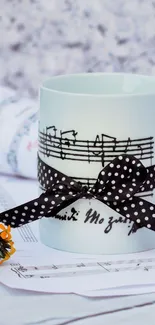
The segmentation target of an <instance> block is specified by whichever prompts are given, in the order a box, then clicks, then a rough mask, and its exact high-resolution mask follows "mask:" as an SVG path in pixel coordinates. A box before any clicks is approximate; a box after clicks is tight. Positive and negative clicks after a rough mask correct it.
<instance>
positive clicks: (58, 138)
mask: <svg viewBox="0 0 155 325" xmlns="http://www.w3.org/2000/svg"><path fill="white" fill-rule="evenodd" d="M49 130H52V131H53V134H51V132H49ZM56 131H57V129H56V127H55V126H50V127H46V131H45V130H43V131H42V132H41V131H40V132H39V151H40V152H41V153H43V154H44V155H46V156H48V157H49V156H50V157H55V158H59V159H67V160H75V161H87V162H88V163H92V162H99V163H101V164H102V166H103V167H104V165H105V164H107V163H109V162H110V161H111V160H112V159H114V158H115V157H116V156H117V155H120V154H123V153H128V154H132V155H134V156H135V157H137V158H138V159H142V160H144V159H145V160H146V159H150V161H152V158H153V155H154V150H153V145H154V141H153V137H148V138H141V139H139V138H138V139H131V138H130V137H128V139H127V140H118V139H116V138H115V137H112V136H109V135H106V134H101V135H96V137H95V141H93V140H78V139H77V134H78V133H77V132H76V131H75V130H68V131H60V134H59V135H57V133H56ZM69 135H71V137H70V136H69Z"/></svg>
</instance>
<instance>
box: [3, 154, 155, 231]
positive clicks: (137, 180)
mask: <svg viewBox="0 0 155 325" xmlns="http://www.w3.org/2000/svg"><path fill="white" fill-rule="evenodd" d="M38 179H39V183H40V184H41V187H42V189H43V190H44V193H43V194H41V195H40V196H39V198H37V199H35V200H32V201H29V202H27V203H25V204H22V205H20V206H18V207H16V208H13V209H10V210H8V211H5V212H3V213H0V222H3V223H4V224H6V225H11V226H12V227H20V226H22V225H24V224H26V223H28V222H32V221H34V220H37V219H40V218H42V217H47V218H48V217H52V216H55V215H56V214H57V213H58V212H59V211H61V210H62V209H64V208H66V207H68V206H69V205H70V204H72V203H74V202H75V201H77V200H79V199H82V198H84V199H97V200H99V201H101V202H102V203H103V204H106V205H107V206H109V207H110V208H111V209H112V210H114V211H116V212H118V213H119V214H120V215H122V216H124V217H126V218H129V219H131V220H132V221H133V222H135V223H136V224H137V225H138V226H139V227H147V228H149V229H151V230H155V205H154V204H153V203H150V202H148V201H146V200H144V199H142V197H140V195H141V194H142V192H150V191H152V190H153V189H154V188H155V166H150V167H147V168H146V167H144V166H143V164H142V163H141V162H140V161H139V160H138V159H137V158H135V157H133V156H131V155H122V156H118V157H116V158H115V159H114V160H113V161H111V162H110V163H109V164H108V165H107V166H106V167H105V168H104V169H103V170H101V172H100V173H99V175H98V179H97V181H96V183H95V185H94V186H93V187H92V188H88V187H87V186H83V185H82V184H81V183H79V182H76V181H74V179H72V178H71V177H68V176H67V175H64V174H62V173H61V172H59V171H57V170H56V169H54V168H52V167H50V166H48V165H47V164H46V163H44V162H43V161H42V160H41V159H40V157H38Z"/></svg>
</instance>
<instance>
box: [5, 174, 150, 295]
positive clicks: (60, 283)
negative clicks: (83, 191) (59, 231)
mask: <svg viewBox="0 0 155 325" xmlns="http://www.w3.org/2000/svg"><path fill="white" fill-rule="evenodd" d="M37 193H38V184H37V181H33V180H26V179H23V178H15V177H9V176H1V177H0V210H1V211H4V210H6V209H8V208H11V207H13V206H15V205H16V204H20V203H23V202H24V201H25V200H29V199H32V198H34V197H36V196H37ZM12 234H13V239H14V241H15V246H16V249H17V252H16V254H14V255H13V256H12V258H11V259H10V260H9V261H8V262H6V263H5V264H4V265H2V266H1V268H0V282H2V283H3V284H5V285H7V286H9V287H13V288H20V289H24V290H34V291H41V292H75V293H78V294H83V295H87V296H93V295H94V296H95V295H97V296H100V295H103V296H104V295H105V296H106V295H114V294H117V293H119V294H120V295H121V294H122V295H123V294H127V293H128V292H130V294H131V293H132V294H133V293H134V294H135V293H138V292H143V291H144V292H152V291H154V290H155V289H154V288H155V280H154V279H155V250H154V251H150V252H144V253H138V254H130V255H120V256H111V255H109V256H99V255H98V256H96V255H91V256H90V255H83V254H73V253H67V252H63V251H58V250H55V249H52V248H49V247H47V246H44V245H43V244H42V243H41V242H40V238H39V221H36V222H34V223H31V224H28V225H24V226H23V227H20V228H19V229H13V230H12ZM148 274H149V276H148Z"/></svg>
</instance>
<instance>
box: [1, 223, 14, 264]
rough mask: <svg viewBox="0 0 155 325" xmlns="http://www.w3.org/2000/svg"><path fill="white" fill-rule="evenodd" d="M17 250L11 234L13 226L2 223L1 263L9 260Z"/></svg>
mask: <svg viewBox="0 0 155 325" xmlns="http://www.w3.org/2000/svg"><path fill="white" fill-rule="evenodd" d="M15 251H16V249H15V247H14V242H13V241H12V236H11V227H10V226H4V225H3V224H0V264H2V263H3V262H4V261H6V260H8V259H9V258H10V256H11V255H12V254H14V253H15Z"/></svg>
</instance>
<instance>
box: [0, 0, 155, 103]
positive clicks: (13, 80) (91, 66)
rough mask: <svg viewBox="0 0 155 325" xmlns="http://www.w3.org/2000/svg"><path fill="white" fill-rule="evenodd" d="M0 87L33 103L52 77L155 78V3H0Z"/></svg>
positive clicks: (106, 0)
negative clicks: (114, 74) (118, 74)
mask: <svg viewBox="0 0 155 325" xmlns="http://www.w3.org/2000/svg"><path fill="white" fill-rule="evenodd" d="M0 6H1V14H0V16H1V17H0V19H1V21H0V34H1V36H0V84H1V85H4V86H9V87H11V88H13V89H15V90H16V91H18V92H19V93H20V94H21V95H30V96H31V97H36V96H37V94H38V87H39V85H40V83H41V81H42V80H44V79H46V78H48V77H50V76H53V75H57V74H64V73H74V72H86V71H87V72H92V71H126V72H133V73H143V74H151V75H152V74H155V0H38V1H37V0H0Z"/></svg>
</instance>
